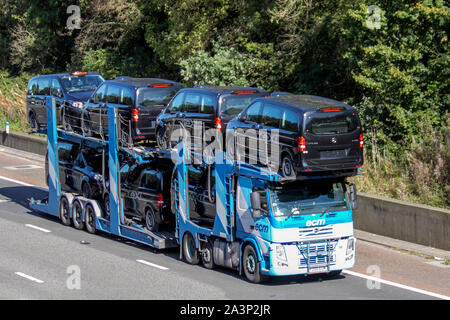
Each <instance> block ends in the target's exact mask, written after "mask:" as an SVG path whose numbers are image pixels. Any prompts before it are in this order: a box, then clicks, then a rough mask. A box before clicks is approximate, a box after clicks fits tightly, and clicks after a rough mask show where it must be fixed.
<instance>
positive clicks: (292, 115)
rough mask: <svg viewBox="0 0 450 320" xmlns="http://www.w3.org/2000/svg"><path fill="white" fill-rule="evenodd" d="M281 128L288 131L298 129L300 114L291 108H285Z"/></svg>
mask: <svg viewBox="0 0 450 320" xmlns="http://www.w3.org/2000/svg"><path fill="white" fill-rule="evenodd" d="M280 128H281V129H283V130H287V131H295V132H297V131H298V115H297V113H296V112H294V111H291V110H287V109H285V110H283V114H282V116H281V125H280Z"/></svg>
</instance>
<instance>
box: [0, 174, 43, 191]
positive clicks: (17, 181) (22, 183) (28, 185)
mask: <svg viewBox="0 0 450 320" xmlns="http://www.w3.org/2000/svg"><path fill="white" fill-rule="evenodd" d="M0 179H2V180H6V181H9V182H13V183H17V184H20V185H22V186H25V187H33V188H37V189H40V190H45V191H48V189H46V188H43V187H39V186H35V185H33V184H29V183H26V182H23V181H19V180H15V179H11V178H7V177H4V176H0Z"/></svg>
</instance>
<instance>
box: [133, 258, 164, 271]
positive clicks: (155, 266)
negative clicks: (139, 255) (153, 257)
mask: <svg viewBox="0 0 450 320" xmlns="http://www.w3.org/2000/svg"><path fill="white" fill-rule="evenodd" d="M136 262H139V263H142V264H145V265H147V266H150V267H153V268H158V269H161V270H169V268H166V267H163V266H160V265H157V264H154V263H151V262H148V261H145V260H136Z"/></svg>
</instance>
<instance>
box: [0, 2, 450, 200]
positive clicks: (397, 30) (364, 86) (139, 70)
mask: <svg viewBox="0 0 450 320" xmlns="http://www.w3.org/2000/svg"><path fill="white" fill-rule="evenodd" d="M73 4H75V5H78V6H79V8H80V13H81V22H80V27H81V28H80V29H74V30H71V29H69V28H67V23H68V19H69V18H71V13H68V12H67V8H68V6H69V5H73ZM0 5H1V7H2V11H1V12H0V54H1V56H2V57H3V59H2V60H0V70H3V71H2V72H3V73H2V74H1V78H2V79H11V77H18V78H17V79H23V74H24V73H34V74H36V73H44V72H54V71H64V70H74V69H86V70H92V71H99V72H101V73H102V74H103V75H104V76H105V78H113V77H115V76H118V75H131V76H152V77H153V76H158V77H167V78H170V79H173V80H180V81H183V82H184V83H185V84H186V85H193V84H221V85H227V84H239V85H252V86H258V87H261V88H264V89H266V90H270V91H290V92H295V93H307V94H316V95H322V96H327V97H330V98H335V99H338V100H343V101H346V102H348V103H351V104H353V105H355V106H356V107H358V108H359V111H360V113H361V117H362V119H363V122H364V130H365V137H366V165H365V167H364V169H365V171H366V172H367V175H366V176H362V177H358V179H359V181H358V183H359V184H360V185H362V186H363V189H364V190H367V191H370V192H376V193H381V194H385V195H389V196H394V197H397V198H406V199H413V200H415V201H420V202H423V203H429V204H433V205H439V206H444V207H450V200H449V199H450V173H449V171H450V170H449V157H450V155H449V153H450V151H449V149H450V136H449V135H450V134H449V126H448V125H449V114H448V111H449V104H450V97H449V89H450V88H449V86H450V57H449V48H448V32H449V27H450V11H449V7H448V4H447V3H446V2H445V1H443V0H434V1H433V0H423V1H391V0H376V1H375V0H355V1H345V0H322V1H313V0H259V1H255V0H78V1H62V0H48V1H45V2H42V1H29V0H0ZM2 81H3V82H4V83H6V82H5V81H7V80H2ZM8 81H9V80H8ZM19 82H20V81H19ZM20 83H21V82H20ZM2 90H3V91H5V90H7V89H4V88H2ZM8 90H9V89H8ZM8 99H9V97H8ZM4 117H5V115H2V118H4Z"/></svg>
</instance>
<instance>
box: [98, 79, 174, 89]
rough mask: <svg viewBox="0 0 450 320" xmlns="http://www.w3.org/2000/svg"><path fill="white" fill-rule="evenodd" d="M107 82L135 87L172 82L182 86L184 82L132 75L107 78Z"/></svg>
mask: <svg viewBox="0 0 450 320" xmlns="http://www.w3.org/2000/svg"><path fill="white" fill-rule="evenodd" d="M105 83H115V84H119V85H122V86H123V85H127V86H129V87H134V88H142V87H148V86H150V85H154V84H165V83H170V84H172V86H177V87H182V84H181V83H179V82H176V81H172V80H167V79H160V78H131V77H120V78H119V79H114V80H106V81H105Z"/></svg>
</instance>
